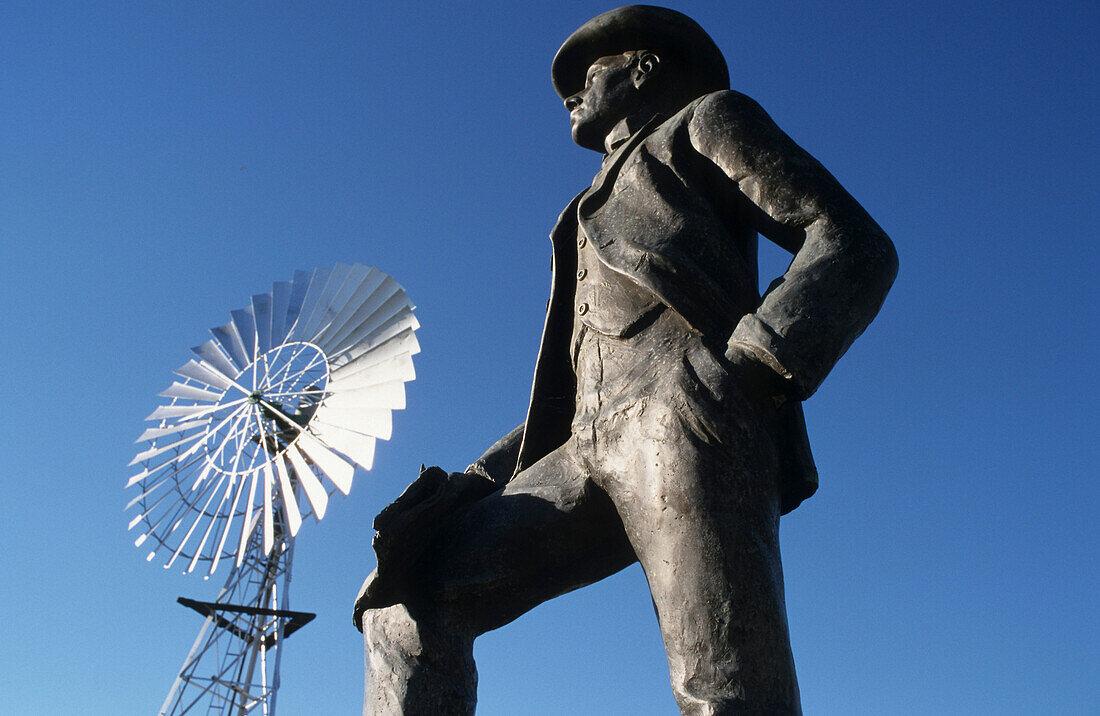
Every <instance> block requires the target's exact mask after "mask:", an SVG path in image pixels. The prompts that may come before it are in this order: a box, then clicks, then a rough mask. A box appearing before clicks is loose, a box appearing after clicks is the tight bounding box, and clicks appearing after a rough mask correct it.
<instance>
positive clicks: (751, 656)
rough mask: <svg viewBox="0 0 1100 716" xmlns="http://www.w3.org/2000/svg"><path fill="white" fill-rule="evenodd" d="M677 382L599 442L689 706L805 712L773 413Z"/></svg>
mask: <svg viewBox="0 0 1100 716" xmlns="http://www.w3.org/2000/svg"><path fill="white" fill-rule="evenodd" d="M688 377H690V376H688ZM700 388H701V386H693V385H689V384H685V383H683V382H677V383H675V384H673V385H672V386H671V387H669V386H668V385H666V386H663V387H662V388H660V389H658V390H659V391H660V390H667V392H665V393H664V394H660V392H658V393H657V394H655V395H654V398H653V399H652V400H649V401H646V403H645V404H640V405H639V407H638V408H637V410H636V411H634V413H633V414H631V415H628V417H629V418H630V420H626V421H623V420H620V421H619V422H618V423H617V424H613V425H609V426H608V427H607V429H605V430H604V431H603V434H604V435H605V436H606V440H605V441H604V443H603V444H602V445H597V460H598V462H599V463H600V466H601V470H600V474H599V475H598V476H597V481H598V482H599V483H600V484H601V485H603V486H605V489H606V490H607V492H608V494H609V495H610V496H611V498H612V500H613V501H614V502H615V504H616V506H617V508H618V511H619V514H620V515H621V517H622V519H623V522H624V524H625V528H626V531H627V534H628V537H629V539H630V540H631V543H632V545H633V547H634V550H635V552H636V554H637V555H638V559H639V561H640V562H641V564H642V567H643V569H644V571H645V574H646V578H647V580H648V582H649V586H650V589H651V591H652V596H653V602H654V605H655V607H656V611H657V615H658V618H659V621H660V627H661V633H662V636H663V639H664V642H665V649H666V651H667V654H668V661H669V671H670V676H671V681H672V687H673V691H674V693H675V697H676V700H677V703H678V704H679V706H680V709H681V711H682V712H683V713H684V714H693V715H694V714H698V715H703V714H708V715H709V714H749V713H752V714H765V713H766V714H797V713H800V706H799V697H798V686H797V682H796V679H795V671H794V661H793V658H792V655H791V648H790V640H789V637H788V631H787V621H786V610H785V606H784V602H783V573H782V567H781V564H780V555H779V510H778V490H777V474H776V473H777V467H776V463H777V461H776V458H775V452H774V448H773V447H772V443H771V440H770V437H769V434H768V430H769V428H768V426H767V424H766V421H765V420H764V419H762V418H761V416H760V414H759V413H758V412H757V411H756V410H755V409H753V408H752V406H750V405H749V403H748V402H747V401H746V400H745V399H743V398H742V396H741V395H740V393H739V391H735V390H730V391H727V394H726V395H725V396H724V398H722V399H721V400H719V399H714V398H713V396H712V395H711V394H709V393H707V392H706V391H703V390H701V389H700Z"/></svg>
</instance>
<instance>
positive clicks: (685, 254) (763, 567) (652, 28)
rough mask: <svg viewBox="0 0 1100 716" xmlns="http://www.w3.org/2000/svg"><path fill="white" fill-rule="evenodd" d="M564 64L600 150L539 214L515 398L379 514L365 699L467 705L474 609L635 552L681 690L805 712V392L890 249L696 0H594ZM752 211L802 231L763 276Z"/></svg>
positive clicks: (494, 610) (579, 116)
mask: <svg viewBox="0 0 1100 716" xmlns="http://www.w3.org/2000/svg"><path fill="white" fill-rule="evenodd" d="M552 78H553V83H554V88H555V89H556V90H557V92H558V94H559V95H561V96H562V97H563V98H564V100H565V107H566V109H567V110H568V111H569V121H570V126H571V128H572V136H573V140H574V141H575V142H576V143H577V144H579V145H580V146H581V147H584V148H586V149H592V150H594V151H597V152H600V153H601V154H603V155H604V159H603V165H602V167H601V168H600V171H599V172H598V173H597V174H596V178H595V180H594V181H593V182H592V186H591V187H589V188H587V189H585V190H584V191H583V192H581V193H580V194H579V195H578V196H577V197H576V198H574V199H573V201H572V202H570V203H569V205H568V206H567V207H566V208H565V211H564V212H562V214H561V217H560V218H559V219H558V222H557V225H556V226H555V227H554V229H553V231H552V233H551V240H552V243H553V257H554V264H553V266H554V268H553V278H552V288H551V297H550V304H549V309H548V313H547V316H546V325H545V330H544V334H543V339H542V346H541V349H540V352H539V357H538V362H537V365H536V368H535V376H534V387H533V390H532V395H531V403H530V409H529V412H528V414H527V420H526V422H525V423H524V424H523V425H521V426H520V427H519V428H517V429H516V430H514V431H513V432H512V433H510V434H509V435H507V436H505V437H504V438H502V439H501V440H500V441H499V442H498V443H497V444H496V445H494V446H493V447H492V448H490V450H489V451H488V452H487V453H486V454H485V455H483V456H482V457H481V458H480V459H479V460H477V461H476V462H475V463H474V464H473V465H471V466H470V467H469V468H467V469H466V471H465V472H463V473H452V474H447V473H445V472H443V471H442V470H440V469H439V468H429V469H428V470H425V471H424V472H423V473H422V474H421V476H420V478H419V479H418V480H417V481H416V482H415V483H414V484H413V485H412V486H411V487H410V488H409V489H408V490H407V491H406V492H405V493H404V494H403V495H402V496H401V497H400V498H399V499H398V500H397V501H396V502H395V503H394V504H393V505H391V506H390V507H388V508H387V509H386V510H385V511H383V513H382V514H380V515H379V517H378V518H377V520H376V521H375V527H376V529H378V535H377V537H376V540H375V549H376V551H377V553H378V565H379V566H378V569H377V570H376V571H375V573H373V574H372V575H371V577H370V578H368V580H367V583H366V584H365V585H364V588H363V591H362V592H361V593H360V597H359V599H358V600H357V602H356V611H355V620H356V625H357V626H359V627H360V628H361V629H362V630H363V632H364V634H365V638H366V649H367V664H368V669H369V679H368V682H369V683H368V688H367V696H366V704H365V710H366V712H367V713H368V714H424V715H427V714H433V715H444V716H448V715H451V714H469V713H473V710H474V706H475V703H476V685H477V672H476V669H475V667H474V662H473V643H474V639H475V638H476V637H477V636H478V635H480V634H483V633H484V632H486V631H489V630H491V629H496V628H497V627H500V626H502V625H504V624H507V623H508V622H510V621H512V620H513V619H515V618H516V617H518V616H520V615H521V614H523V613H524V612H526V611H527V610H529V609H531V608H533V607H535V606H537V605H538V604H540V603H541V602H543V601H546V600H547V599H551V598H553V597H555V596H558V595H560V594H563V593H565V592H568V591H570V590H573V589H576V588H578V587H583V586H585V585H587V584H590V583H592V582H595V581H597V580H600V579H603V578H604V577H607V576H608V575H611V574H613V573H615V572H617V571H618V570H620V569H623V568H624V567H626V566H628V565H630V564H632V563H633V562H634V561H638V562H640V563H641V566H642V569H643V570H644V571H645V575H646V578H647V580H648V582H649V587H650V590H651V592H652V596H653V603H654V604H655V606H656V610H657V616H658V620H659V622H660V628H661V634H662V636H663V639H664V644H665V650H666V652H667V654H668V663H669V671H670V674H671V680H672V688H673V691H674V693H675V697H676V702H677V703H678V704H679V707H680V710H681V711H682V712H683V713H684V714H733V713H738V714H741V713H767V714H791V713H798V712H799V711H800V706H799V695H798V686H797V682H796V679H795V670H794V661H793V658H792V656H791V648H790V640H789V637H788V633H787V619H786V611H785V607H784V603H783V575H782V569H781V565H780V558H779V516H780V515H781V514H784V513H786V512H789V511H790V510H792V509H794V508H795V507H797V506H798V504H799V503H800V502H802V500H804V499H805V498H807V497H809V496H810V495H811V494H813V492H814V490H815V489H816V487H817V474H816V470H815V468H814V464H813V460H812V458H811V456H810V451H809V443H808V442H807V439H806V433H805V423H804V421H803V417H802V409H801V401H803V400H805V399H806V398H808V397H810V395H812V394H813V392H814V391H815V390H816V389H817V387H818V385H820V383H821V382H822V380H823V379H824V378H825V375H826V374H827V373H828V372H829V370H830V369H831V368H832V366H833V365H834V363H835V362H836V361H837V360H838V359H839V358H840V356H841V355H842V354H843V353H844V352H845V350H847V348H848V346H849V345H851V343H852V341H853V340H855V338H856V337H857V336H859V334H860V333H861V332H862V331H863V330H864V328H866V327H867V325H868V323H870V321H871V319H872V318H873V317H874V315H875V314H876V312H877V311H878V309H879V307H880V306H881V305H882V302H883V299H884V298H885V297H886V293H887V291H888V289H889V287H890V284H891V283H892V281H893V279H894V276H895V274H896V271H897V256H896V254H895V252H894V249H893V246H892V244H891V243H890V240H889V238H887V236H886V234H885V233H884V232H883V231H882V229H880V228H879V227H878V225H877V224H876V223H875V222H874V221H873V220H872V219H871V217H870V216H868V215H867V213H866V212H865V211H864V210H863V208H862V207H860V205H859V204H858V203H856V201H855V200H854V199H853V198H852V197H851V196H850V195H849V194H848V193H847V192H846V191H845V190H844V189H843V188H842V187H841V186H840V184H839V183H837V181H836V179H834V178H833V177H832V176H831V175H830V174H829V173H828V172H827V171H826V170H825V169H824V168H823V167H822V166H821V165H820V164H819V163H818V162H817V161H816V160H814V159H813V157H811V156H810V155H809V154H807V153H806V152H805V151H803V150H802V149H801V148H800V147H799V146H798V145H796V144H795V143H794V142H793V141H792V140H791V139H790V138H789V137H788V136H787V135H786V134H784V133H783V132H782V131H781V130H780V129H779V128H778V127H777V126H776V125H775V124H774V123H773V122H772V120H771V118H770V117H768V115H767V114H766V113H765V112H764V110H763V109H761V108H760V106H759V105H758V104H756V102H754V101H753V100H751V99H749V98H748V97H746V96H744V95H742V94H739V93H737V92H733V91H730V90H729V76H728V71H727V69H726V64H725V60H724V59H723V57H722V54H721V52H720V51H719V49H718V48H717V46H715V44H714V42H713V40H712V39H711V38H710V37H709V36H708V35H707V34H706V33H705V32H704V31H703V29H702V28H700V27H699V26H698V25H697V24H696V23H695V22H693V21H692V20H691V19H689V18H687V17H685V16H684V15H682V14H680V13H678V12H674V11H672V10H666V9H663V8H656V7H650V6H644V5H635V6H629V7H623V8H619V9H617V10H612V11H611V12H607V13H604V14H602V15H600V16H598V17H596V18H594V19H592V20H590V21H589V22H587V23H585V24H584V25H583V26H582V27H581V28H580V29H578V30H577V31H576V32H574V33H573V34H572V35H571V36H570V37H569V38H568V39H567V40H566V41H565V44H563V45H562V47H561V49H560V50H559V51H558V54H557V56H556V57H555V58H554V63H553V67H552ZM758 235H762V236H764V237H765V238H767V239H769V240H771V241H773V242H775V243H776V244H778V245H779V246H781V247H783V248H784V249H786V250H788V251H790V252H791V253H792V254H793V259H792V261H791V264H790V267H789V268H788V269H787V271H786V273H784V275H783V276H782V277H780V278H778V279H777V280H775V281H774V282H773V283H772V284H771V286H770V287H769V288H768V289H767V290H766V291H764V293H763V296H761V293H760V291H759V288H758V281H757V278H758V273H757V259H756V253H757V237H758Z"/></svg>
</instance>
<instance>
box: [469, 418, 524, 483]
mask: <svg viewBox="0 0 1100 716" xmlns="http://www.w3.org/2000/svg"><path fill="white" fill-rule="evenodd" d="M522 442H523V425H522V424H521V425H520V426H518V427H517V428H515V429H514V430H512V431H511V432H510V433H508V434H507V435H505V436H504V437H502V438H501V439H500V440H497V441H496V442H495V443H493V445H492V446H491V447H490V448H489V449H488V450H486V451H485V454H484V455H482V456H481V457H479V458H478V459H477V460H475V461H474V463H473V464H472V465H470V466H469V467H467V468H466V472H472V473H474V474H476V475H481V476H482V477H487V478H489V479H490V480H492V481H493V482H495V483H497V484H498V485H503V484H504V483H506V482H508V480H510V479H512V474H513V473H514V472H515V471H516V463H517V462H518V461H519V447H520V444H521V443H522Z"/></svg>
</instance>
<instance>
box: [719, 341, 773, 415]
mask: <svg viewBox="0 0 1100 716" xmlns="http://www.w3.org/2000/svg"><path fill="white" fill-rule="evenodd" d="M726 360H727V361H729V366H730V372H731V373H732V374H733V375H734V378H735V379H736V380H737V383H738V385H739V386H740V388H741V390H742V391H744V393H745V395H746V396H748V397H749V399H750V400H753V401H757V402H761V403H770V404H771V405H772V406H773V407H779V406H780V405H782V404H783V403H784V402H786V400H787V390H786V389H787V385H786V381H785V380H784V379H783V376H781V375H780V374H779V373H777V372H775V370H773V369H772V368H771V367H770V366H768V365H767V364H766V363H764V362H763V361H762V360H760V359H759V358H758V357H757V356H756V355H755V354H754V353H753V352H752V351H751V350H749V349H748V348H747V347H746V346H745V345H744V344H742V343H730V345H729V347H728V348H727V349H726Z"/></svg>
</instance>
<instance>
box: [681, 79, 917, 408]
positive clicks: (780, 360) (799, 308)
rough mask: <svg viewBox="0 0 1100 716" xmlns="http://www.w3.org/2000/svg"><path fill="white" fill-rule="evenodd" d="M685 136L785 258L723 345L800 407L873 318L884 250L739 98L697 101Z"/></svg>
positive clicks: (829, 186)
mask: <svg viewBox="0 0 1100 716" xmlns="http://www.w3.org/2000/svg"><path fill="white" fill-rule="evenodd" d="M688 133H689V136H690V139H691V143H692V145H693V147H694V148H695V149H696V150H697V151H698V152H699V153H700V154H702V155H704V156H705V157H707V158H709V159H710V160H711V161H712V162H713V163H714V164H716V165H717V166H718V167H719V168H720V169H721V170H722V171H723V172H724V173H725V174H726V176H728V177H729V178H730V179H731V180H732V181H733V182H735V183H736V184H737V187H738V189H739V190H740V191H741V192H742V193H743V194H744V195H745V196H746V197H748V198H749V200H751V201H752V202H753V203H754V204H755V205H756V206H757V207H759V208H760V209H761V210H762V212H763V214H764V215H766V216H763V217H761V226H760V227H759V229H758V230H759V232H760V233H761V234H762V235H763V236H764V237H765V238H768V239H771V240H772V241H775V242H776V243H777V244H779V245H780V246H782V247H784V248H786V249H787V250H789V251H791V252H792V253H793V254H794V257H793V258H792V260H791V264H790V266H789V267H788V269H787V271H786V272H785V273H784V274H783V276H782V277H780V278H778V279H776V281H775V282H773V283H772V285H771V286H770V287H769V288H768V290H767V291H766V292H765V293H764V296H763V298H762V300H761V303H760V305H759V306H758V307H757V308H756V310H755V311H754V312H753V313H750V314H748V315H746V316H744V317H743V318H742V319H741V320H740V322H739V323H738V324H737V327H736V329H735V330H734V332H733V336H732V337H731V338H730V343H731V345H732V344H741V345H742V346H743V347H744V348H745V349H746V350H748V351H749V352H750V353H752V354H754V355H756V356H757V357H758V358H760V359H761V360H762V361H763V362H764V363H766V364H767V365H768V366H770V367H771V368H772V369H773V370H775V371H776V372H777V373H779V374H780V375H781V376H783V378H784V379H785V382H786V383H787V390H788V392H789V393H790V394H791V395H792V396H794V397H798V398H800V399H803V400H804V399H806V398H808V397H809V396H810V395H812V394H813V392H814V391H815V390H817V388H818V386H819V385H820V384H821V382H822V381H823V380H824V379H825V376H826V375H827V374H828V373H829V371H830V370H831V369H832V367H833V365H834V364H835V363H836V362H837V360H839V359H840V357H841V356H842V355H843V354H844V352H845V351H846V350H847V349H848V347H849V346H850V345H851V344H852V342H853V341H854V340H855V339H856V338H858V337H859V335H860V334H861V333H862V332H863V330H864V329H865V328H866V327H867V325H868V324H869V323H870V322H871V319H873V318H874V317H875V314H876V313H878V310H879V308H880V307H881V306H882V302H883V300H884V299H885V298H886V293H887V291H888V290H889V289H890V285H891V284H892V283H893V281H894V277H895V276H896V275H897V266H898V259H897V254H896V253H895V251H894V246H893V244H892V243H891V241H890V239H889V237H887V236H886V233H885V232H884V231H883V230H882V229H881V228H879V226H878V224H876V223H875V221H874V220H873V219H872V218H871V217H870V216H869V215H868V214H867V212H866V211H865V210H864V209H863V207H861V206H860V205H859V204H858V203H857V202H856V200H855V199H853V198H852V196H851V195H850V194H848V192H847V191H845V190H844V188H843V187H842V186H841V185H840V183H839V182H838V181H837V180H836V179H835V178H833V176H832V175H831V174H830V173H829V172H828V171H827V170H826V169H825V167H823V166H822V165H821V164H820V163H818V161H817V160H815V159H814V158H813V157H811V156H810V155H809V154H808V153H807V152H806V151H804V150H803V149H802V148H801V147H799V146H798V145H797V144H795V143H794V141H792V140H791V138H790V137H788V136H787V135H786V134H785V133H784V132H783V131H782V130H780V129H779V127H777V126H776V125H775V123H774V122H773V121H772V119H771V117H769V116H768V115H767V113H766V112H764V110H763V109H762V108H761V107H760V105H758V104H757V103H756V102H755V101H753V100H752V99H750V98H749V97H746V96H745V95H742V94H740V93H737V92H729V91H726V92H716V93H714V94H711V95H708V96H706V97H705V98H703V99H702V100H701V101H700V102H699V103H698V104H697V105H696V107H695V109H694V113H693V115H692V117H691V119H690V120H689V124H688Z"/></svg>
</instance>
